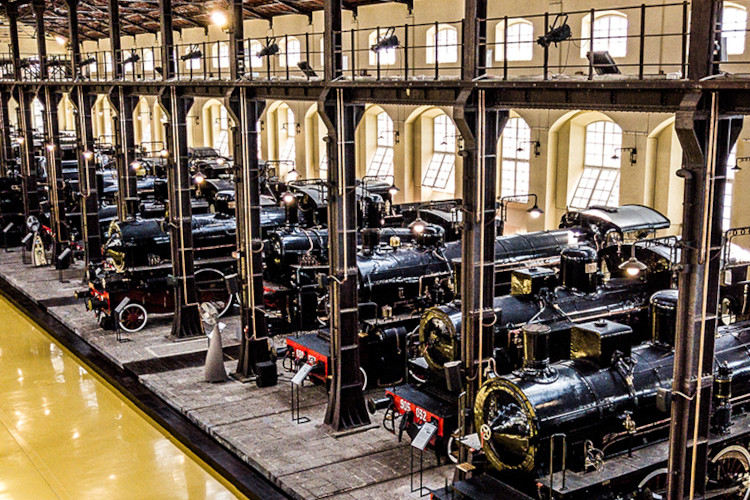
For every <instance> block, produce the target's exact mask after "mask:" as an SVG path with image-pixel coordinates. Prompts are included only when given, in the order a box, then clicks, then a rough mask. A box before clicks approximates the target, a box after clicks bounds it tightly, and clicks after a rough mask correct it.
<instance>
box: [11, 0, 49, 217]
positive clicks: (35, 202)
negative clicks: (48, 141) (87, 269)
mask: <svg viewBox="0 0 750 500" xmlns="http://www.w3.org/2000/svg"><path fill="white" fill-rule="evenodd" d="M5 11H6V14H7V16H8V26H9V31H10V48H11V55H12V57H13V77H14V79H15V81H16V85H15V89H14V97H15V99H16V102H17V103H18V128H19V141H20V144H19V152H20V156H21V192H22V194H23V211H24V216H25V217H27V218H28V217H29V216H34V217H36V218H39V214H40V212H41V209H40V207H39V186H38V185H37V168H36V160H35V158H34V130H33V127H32V121H31V114H32V111H31V101H32V100H33V99H34V95H33V93H32V92H31V90H30V89H28V88H26V87H24V86H23V85H22V84H21V81H22V79H23V78H22V77H23V74H22V72H21V48H20V44H19V39H18V5H17V4H16V3H15V2H13V3H6V4H5Z"/></svg>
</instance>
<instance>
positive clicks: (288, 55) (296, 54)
mask: <svg viewBox="0 0 750 500" xmlns="http://www.w3.org/2000/svg"><path fill="white" fill-rule="evenodd" d="M279 46H280V47H281V56H280V57H279V64H280V65H281V67H282V68H284V67H286V66H289V67H290V68H293V67H295V66H297V63H298V62H300V57H301V55H302V46H301V45H300V43H299V40H298V39H297V38H295V37H293V36H290V37H287V38H286V39H285V40H284V39H283V40H281V43H280V44H279Z"/></svg>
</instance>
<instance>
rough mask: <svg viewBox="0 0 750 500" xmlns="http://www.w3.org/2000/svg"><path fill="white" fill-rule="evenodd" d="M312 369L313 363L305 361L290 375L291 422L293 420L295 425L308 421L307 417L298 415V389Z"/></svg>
mask: <svg viewBox="0 0 750 500" xmlns="http://www.w3.org/2000/svg"><path fill="white" fill-rule="evenodd" d="M312 369H313V365H310V364H308V363H305V364H304V365H302V367H301V368H300V369H299V370H298V371H297V373H296V374H295V375H294V377H292V383H291V386H292V422H294V423H295V424H297V425H300V424H306V423H307V422H309V421H310V419H309V418H308V417H303V416H301V415H300V405H299V391H300V387H301V386H302V384H303V383H304V382H305V379H306V378H307V376H308V375H309V374H310V372H311V371H312Z"/></svg>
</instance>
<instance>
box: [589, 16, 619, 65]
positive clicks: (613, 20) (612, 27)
mask: <svg viewBox="0 0 750 500" xmlns="http://www.w3.org/2000/svg"><path fill="white" fill-rule="evenodd" d="M593 29H594V52H604V51H607V52H609V55H611V56H612V57H625V55H626V54H627V52H628V39H627V36H628V17H627V16H626V15H625V14H623V13H621V12H617V11H614V10H607V11H601V12H598V13H596V14H595V15H594V26H593ZM590 33H591V18H590V17H589V16H586V17H584V18H583V25H582V26H581V38H582V40H581V57H584V58H585V57H587V56H586V54H587V53H588V52H589V36H590V35H589V34H590Z"/></svg>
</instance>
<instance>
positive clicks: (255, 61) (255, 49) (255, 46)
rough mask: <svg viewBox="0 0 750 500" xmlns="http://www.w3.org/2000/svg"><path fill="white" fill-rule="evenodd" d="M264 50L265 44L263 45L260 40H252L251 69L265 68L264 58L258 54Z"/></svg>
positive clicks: (250, 51)
mask: <svg viewBox="0 0 750 500" xmlns="http://www.w3.org/2000/svg"><path fill="white" fill-rule="evenodd" d="M261 50H263V44H261V43H260V42H259V41H258V40H251V41H250V48H249V50H248V51H249V57H250V67H251V68H262V67H263V58H262V57H260V56H258V53H259V52H260V51H261Z"/></svg>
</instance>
